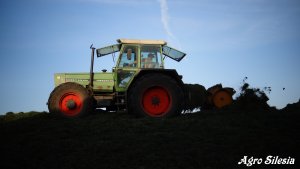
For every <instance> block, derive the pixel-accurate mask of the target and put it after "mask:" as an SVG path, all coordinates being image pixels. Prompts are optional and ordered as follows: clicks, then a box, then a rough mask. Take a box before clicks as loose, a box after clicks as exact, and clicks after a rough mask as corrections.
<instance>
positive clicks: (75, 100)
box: [59, 92, 82, 116]
mask: <svg viewBox="0 0 300 169" xmlns="http://www.w3.org/2000/svg"><path fill="white" fill-rule="evenodd" d="M59 108H60V111H61V112H62V113H63V114H64V115H66V116H76V115H77V114H78V113H79V112H80V111H81V109H82V99H81V97H80V96H79V95H78V94H76V93H73V92H69V93H66V94H64V95H63V96H62V97H61V98H60V101H59Z"/></svg>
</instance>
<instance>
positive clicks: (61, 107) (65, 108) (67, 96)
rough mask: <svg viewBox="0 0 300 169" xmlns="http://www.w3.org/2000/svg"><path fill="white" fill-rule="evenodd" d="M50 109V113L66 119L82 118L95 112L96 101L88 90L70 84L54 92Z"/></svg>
mask: <svg viewBox="0 0 300 169" xmlns="http://www.w3.org/2000/svg"><path fill="white" fill-rule="evenodd" d="M48 109H49V112H50V113H54V114H56V115H61V116H64V117H82V116H85V115H87V114H88V113H90V112H92V111H93V110H94V101H93V98H92V97H91V96H90V94H89V92H88V90H87V89H86V88H84V87H83V86H81V85H79V84H77V83H70V82H68V83H64V84H61V85H60V86H58V87H56V88H55V89H54V90H53V91H52V93H51V94H50V97H49V100H48Z"/></svg>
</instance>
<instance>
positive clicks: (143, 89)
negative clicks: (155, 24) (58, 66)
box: [47, 39, 232, 118]
mask: <svg viewBox="0 0 300 169" xmlns="http://www.w3.org/2000/svg"><path fill="white" fill-rule="evenodd" d="M117 42H118V44H115V45H111V46H107V47H103V48H99V49H96V54H97V57H103V56H105V55H108V54H113V55H114V54H116V53H118V55H119V57H118V59H117V62H116V66H115V67H113V68H112V72H107V70H102V72H99V73H94V71H93V66H94V51H95V48H93V47H92V46H91V49H92V54H91V69H90V73H58V74H55V76H54V80H55V86H56V87H55V89H54V90H53V91H52V93H51V94H50V97H49V100H48V103H47V104H48V108H49V112H50V113H54V114H57V115H61V116H64V117H71V118H72V117H83V116H85V115H87V114H89V113H91V112H93V111H95V109H100V108H101V109H105V110H106V111H119V110H127V111H128V112H129V113H133V114H134V115H136V116H139V117H154V118H164V117H172V116H176V115H179V114H180V113H181V112H182V111H183V110H185V109H191V108H195V107H201V105H204V104H205V103H206V102H207V101H206V100H207V92H206V90H205V88H204V87H203V86H201V85H198V86H197V88H196V89H194V88H190V87H188V86H190V85H185V84H184V83H183V82H182V76H181V75H178V73H177V71H176V70H174V69H165V68H164V60H165V58H166V57H169V58H171V59H173V60H175V61H178V62H179V61H181V60H182V59H183V58H184V57H185V55H186V54H185V53H183V52H180V51H178V50H176V49H174V48H171V47H169V46H167V43H166V42H165V41H162V40H133V39H118V40H117ZM193 90H196V91H197V92H195V91H193ZM231 96H232V94H231V95H230V98H231ZM194 98H198V99H197V101H196V102H195V99H194ZM192 99H193V101H192Z"/></svg>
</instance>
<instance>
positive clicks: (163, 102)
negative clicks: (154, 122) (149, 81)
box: [142, 87, 171, 116]
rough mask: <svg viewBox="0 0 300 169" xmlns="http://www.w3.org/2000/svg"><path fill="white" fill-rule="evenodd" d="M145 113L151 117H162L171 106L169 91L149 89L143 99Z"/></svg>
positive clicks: (160, 88)
mask: <svg viewBox="0 0 300 169" xmlns="http://www.w3.org/2000/svg"><path fill="white" fill-rule="evenodd" d="M142 104H143V108H144V110H145V112H146V113H147V114H148V115H150V116H162V115H164V114H165V113H166V112H167V111H168V110H169V108H170V106H171V99H170V95H169V93H168V91H167V90H166V89H164V88H162V87H152V88H149V89H147V90H146V91H145V92H144V94H143V98H142Z"/></svg>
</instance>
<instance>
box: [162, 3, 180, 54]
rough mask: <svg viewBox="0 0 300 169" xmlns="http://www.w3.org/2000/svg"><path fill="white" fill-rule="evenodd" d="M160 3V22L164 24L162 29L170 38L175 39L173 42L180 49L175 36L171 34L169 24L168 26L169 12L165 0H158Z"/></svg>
mask: <svg viewBox="0 0 300 169" xmlns="http://www.w3.org/2000/svg"><path fill="white" fill-rule="evenodd" d="M158 2H159V3H160V12H161V22H162V24H163V26H164V30H165V31H166V33H167V35H168V37H169V38H170V40H173V41H175V43H176V44H177V45H178V48H179V49H181V45H180V43H179V41H178V40H177V38H176V37H175V36H174V35H173V33H172V31H171V29H170V26H169V13H168V4H167V0H158Z"/></svg>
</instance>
